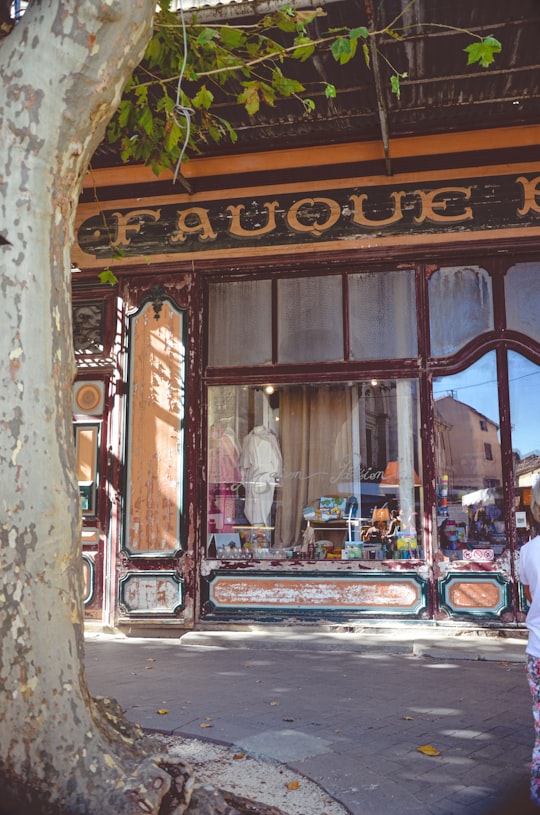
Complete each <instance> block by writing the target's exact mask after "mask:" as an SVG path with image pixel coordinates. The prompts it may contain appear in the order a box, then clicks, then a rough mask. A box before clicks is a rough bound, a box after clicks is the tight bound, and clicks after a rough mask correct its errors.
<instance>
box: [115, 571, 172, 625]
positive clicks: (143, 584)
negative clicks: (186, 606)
mask: <svg viewBox="0 0 540 815" xmlns="http://www.w3.org/2000/svg"><path fill="white" fill-rule="evenodd" d="M183 589H184V582H183V580H182V579H181V578H180V577H179V576H178V574H177V573H176V572H173V571H140V572H128V573H127V574H125V575H124V576H123V577H121V578H120V585H119V594H120V598H119V599H120V609H121V611H122V612H123V613H124V614H129V615H133V616H143V617H154V616H158V617H172V616H174V615H175V614H176V612H177V611H179V610H180V609H181V608H182V606H183V602H184V597H183V594H184V591H183Z"/></svg>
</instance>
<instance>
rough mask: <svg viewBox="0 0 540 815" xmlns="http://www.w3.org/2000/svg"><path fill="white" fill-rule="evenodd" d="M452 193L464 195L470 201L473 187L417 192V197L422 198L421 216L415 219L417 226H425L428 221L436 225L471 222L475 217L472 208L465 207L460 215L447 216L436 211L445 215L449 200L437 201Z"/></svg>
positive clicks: (443, 188)
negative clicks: (438, 198)
mask: <svg viewBox="0 0 540 815" xmlns="http://www.w3.org/2000/svg"><path fill="white" fill-rule="evenodd" d="M451 193H457V194H458V195H462V196H463V197H464V198H465V200H466V201H468V200H469V198H470V197H471V187H442V188H441V189H439V190H431V191H430V192H424V190H415V195H418V196H419V197H420V205H421V210H420V215H419V216H418V217H417V218H415V219H414V220H415V222H416V223H417V224H423V223H424V221H425V220H426V219H427V220H428V221H434V222H435V223H453V224H456V223H460V222H462V221H471V220H472V217H473V214H472V209H471V207H465V208H464V210H463V212H462V213H461V214H460V215H445V214H441V212H437V211H436V210H442V212H443V213H444V211H445V210H446V207H447V206H448V199H447V198H442V200H440V201H437V200H436V198H437V196H439V195H448V194H451Z"/></svg>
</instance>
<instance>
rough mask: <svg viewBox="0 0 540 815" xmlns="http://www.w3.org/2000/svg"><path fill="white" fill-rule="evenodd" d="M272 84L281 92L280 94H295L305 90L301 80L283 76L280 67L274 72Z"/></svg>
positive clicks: (277, 91)
mask: <svg viewBox="0 0 540 815" xmlns="http://www.w3.org/2000/svg"><path fill="white" fill-rule="evenodd" d="M272 85H273V87H274V89H275V91H276V93H278V94H279V96H285V97H286V96H293V95H294V94H296V93H302V91H303V90H305V88H304V86H303V85H302V83H301V82H298V80H297V79H290V78H289V77H287V76H283V74H282V73H281V71H280V70H279V69H276V70H275V71H273V72H272Z"/></svg>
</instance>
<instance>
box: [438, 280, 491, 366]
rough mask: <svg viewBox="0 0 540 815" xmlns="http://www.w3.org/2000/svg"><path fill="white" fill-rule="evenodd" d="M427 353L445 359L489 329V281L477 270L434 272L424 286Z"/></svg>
mask: <svg viewBox="0 0 540 815" xmlns="http://www.w3.org/2000/svg"><path fill="white" fill-rule="evenodd" d="M428 294H429V317H430V336H431V353H432V354H433V356H448V355H450V354H454V353H455V352H456V351H459V349H460V348H463V346H464V345H465V344H466V343H467V342H469V341H470V340H473V339H474V338H475V337H477V336H478V335H479V334H482V333H483V332H484V331H490V330H491V329H493V296H492V287H491V279H490V277H489V275H488V273H487V272H486V271H484V269H480V268H479V267H478V266H467V267H448V268H443V269H437V270H436V271H435V272H433V274H432V275H431V277H430V279H429V285H428Z"/></svg>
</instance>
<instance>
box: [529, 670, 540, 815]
mask: <svg viewBox="0 0 540 815" xmlns="http://www.w3.org/2000/svg"><path fill="white" fill-rule="evenodd" d="M527 680H528V682H529V687H530V689H531V696H532V703H533V705H532V710H533V718H534V733H535V739H534V747H533V751H532V760H531V801H534V802H535V804H537V806H539V807H540V659H539V658H537V657H533V656H531V655H530V654H529V655H528V657H527Z"/></svg>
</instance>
